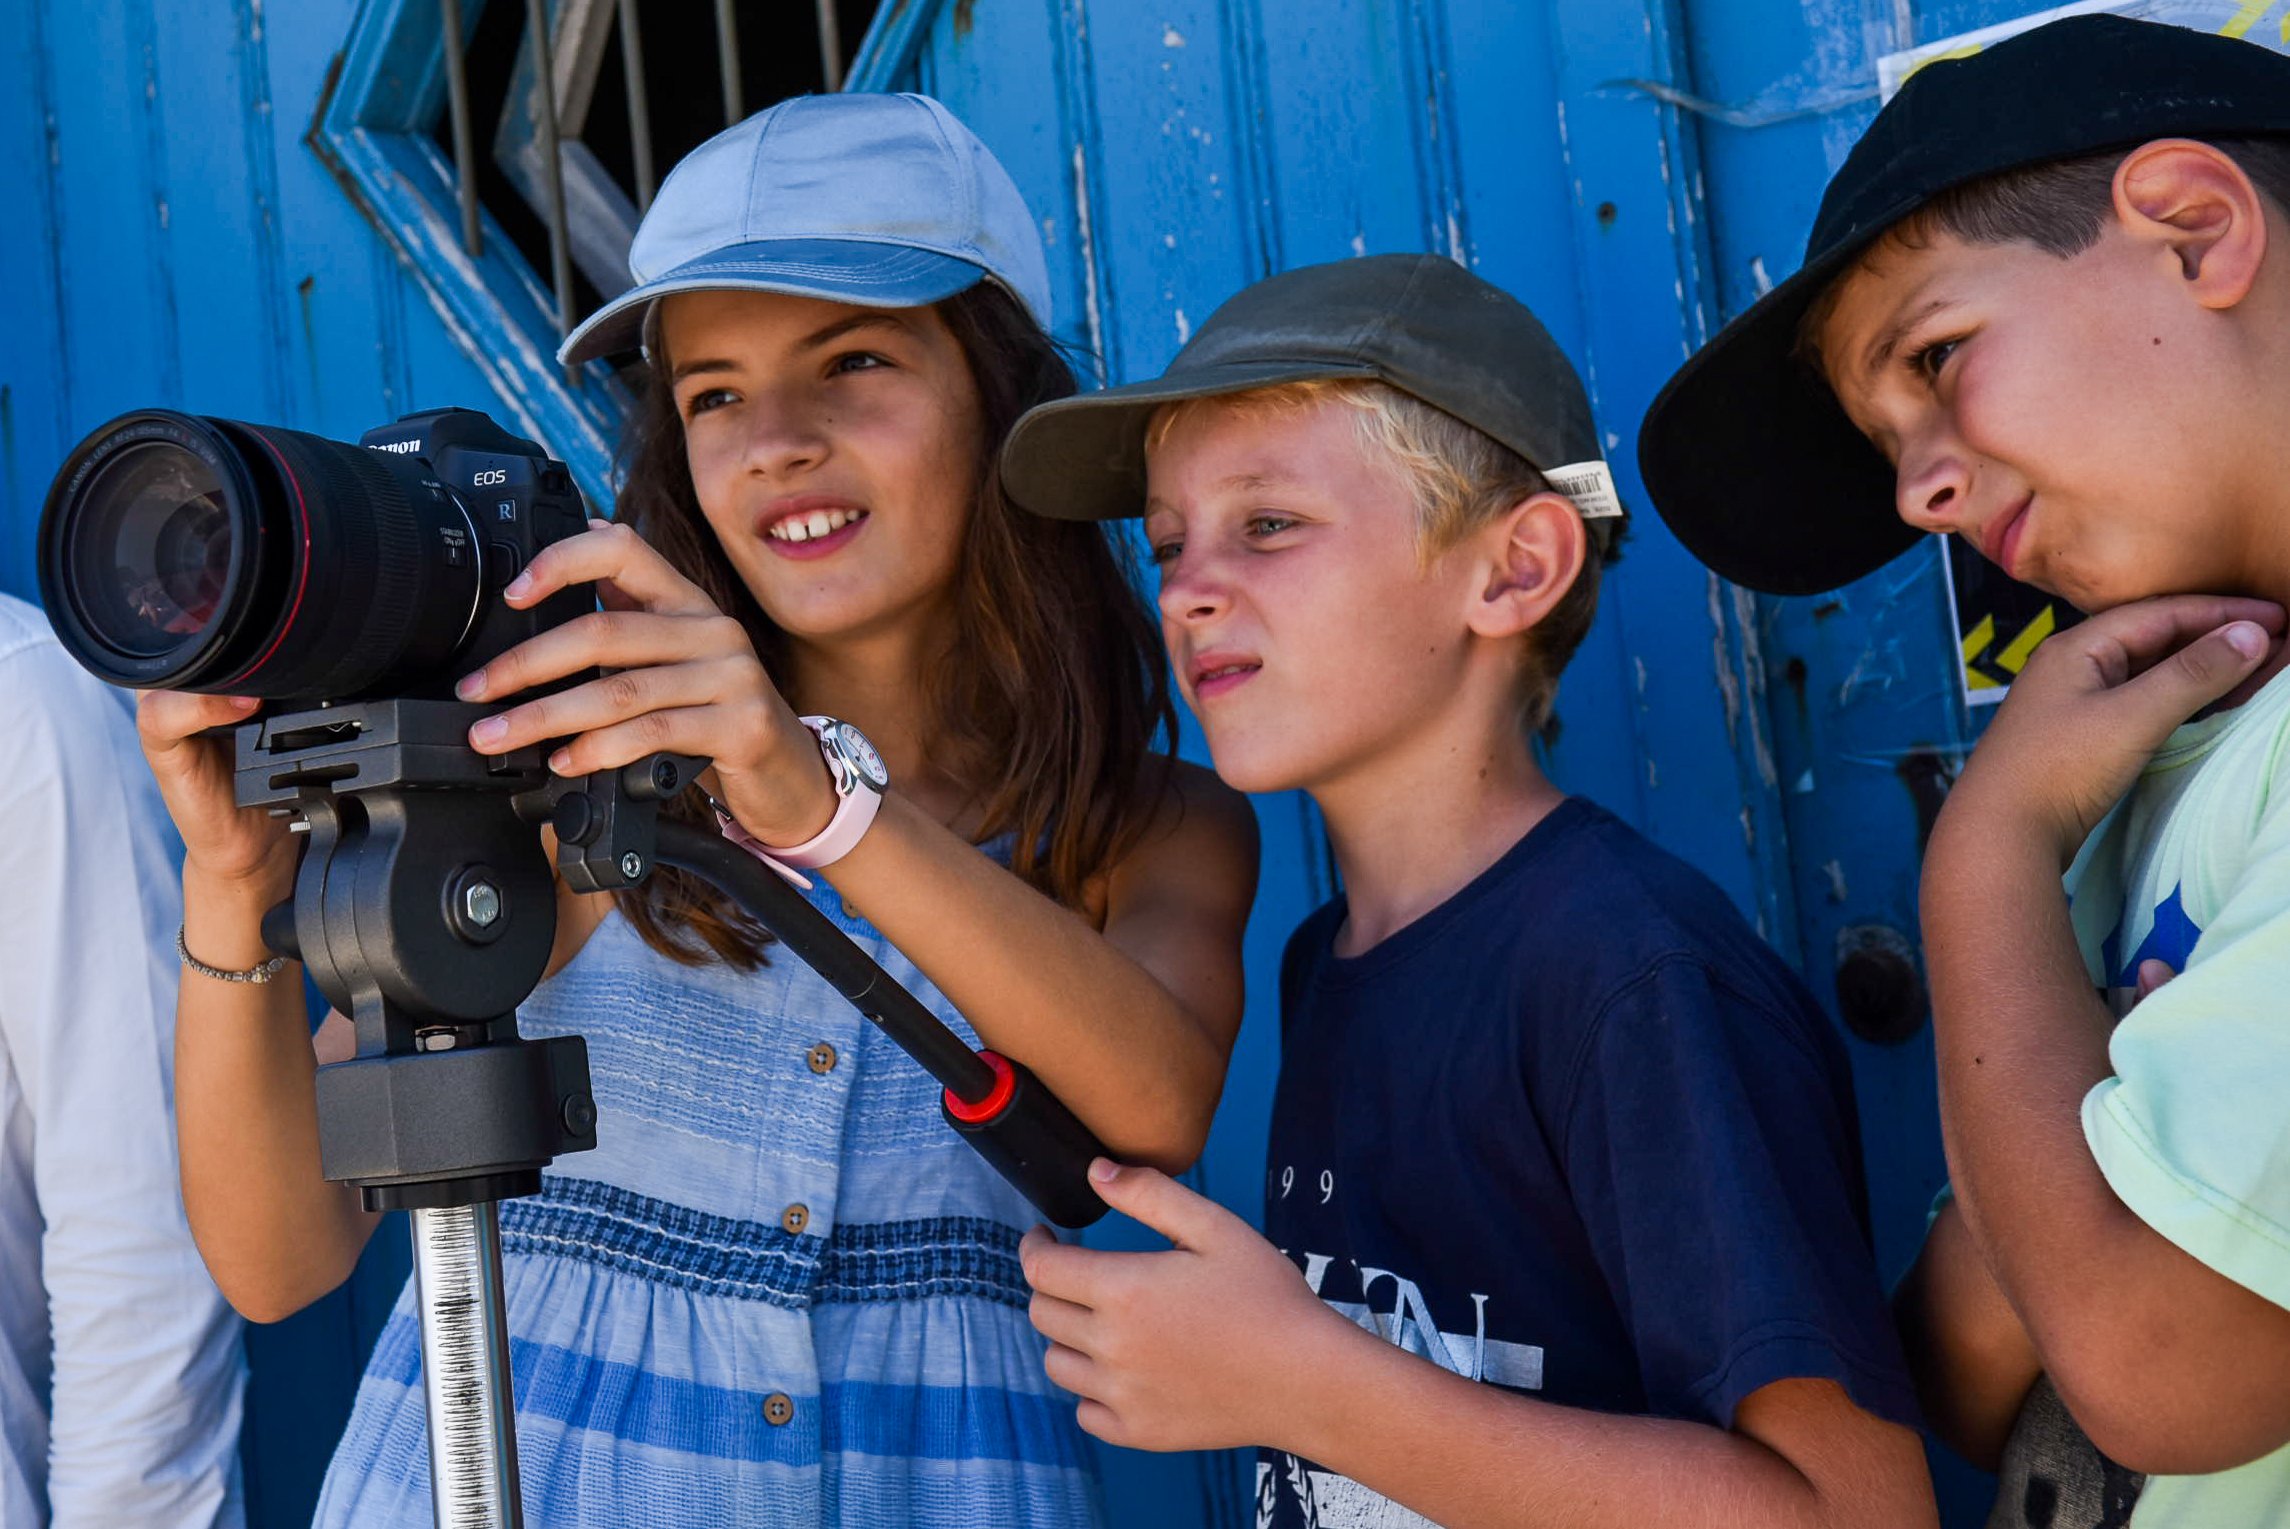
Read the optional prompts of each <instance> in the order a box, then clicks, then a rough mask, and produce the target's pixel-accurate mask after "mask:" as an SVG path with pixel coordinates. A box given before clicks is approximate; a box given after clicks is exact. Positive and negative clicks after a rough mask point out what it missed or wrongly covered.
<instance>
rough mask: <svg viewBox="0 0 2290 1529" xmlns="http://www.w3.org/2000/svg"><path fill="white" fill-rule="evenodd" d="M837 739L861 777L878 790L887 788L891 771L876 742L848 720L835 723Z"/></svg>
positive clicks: (844, 755)
mask: <svg viewBox="0 0 2290 1529" xmlns="http://www.w3.org/2000/svg"><path fill="white" fill-rule="evenodd" d="M835 741H836V743H838V744H839V745H841V746H842V751H843V757H844V758H845V759H847V760H849V761H850V762H851V766H852V768H853V769H855V770H857V771H858V772H859V779H861V780H863V781H865V782H866V783H867V784H868V785H870V786H872V787H874V788H875V789H876V790H877V791H883V790H887V789H888V788H889V786H890V783H891V772H890V771H889V770H887V769H885V768H884V767H883V756H882V755H880V754H878V753H876V752H875V746H874V744H873V743H872V742H871V741H869V739H868V737H867V735H866V734H865V733H862V732H860V731H859V730H858V729H857V728H855V727H853V726H852V725H851V724H850V723H848V722H838V723H836V724H835Z"/></svg>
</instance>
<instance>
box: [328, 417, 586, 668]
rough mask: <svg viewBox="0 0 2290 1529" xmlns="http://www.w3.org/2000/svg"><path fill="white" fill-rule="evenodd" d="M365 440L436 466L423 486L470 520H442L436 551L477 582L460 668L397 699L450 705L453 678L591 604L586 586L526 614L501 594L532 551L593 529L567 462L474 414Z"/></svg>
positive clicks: (408, 422) (411, 424)
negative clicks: (452, 501)
mask: <svg viewBox="0 0 2290 1529" xmlns="http://www.w3.org/2000/svg"><path fill="white" fill-rule="evenodd" d="M358 444H359V445H360V446H361V447H363V448H364V449H366V450H368V451H373V452H378V453H381V454H383V455H386V456H391V457H395V458H397V459H399V460H400V461H408V462H416V463H427V464H428V465H429V468H430V470H431V473H432V474H433V476H432V477H430V478H429V479H427V480H425V483H424V485H423V486H424V487H425V488H427V489H429V490H430V491H431V492H433V493H442V494H444V495H446V496H449V497H452V498H457V499H458V500H459V501H460V505H461V508H462V510H463V511H464V515H465V524H454V523H450V522H445V521H443V520H442V519H441V521H440V523H439V524H438V527H437V530H436V533H435V535H436V542H435V545H434V547H433V549H432V555H433V556H435V557H436V558H437V559H438V560H439V562H440V563H442V564H443V565H444V566H445V567H447V568H449V569H450V568H455V567H457V566H458V565H459V564H460V562H461V561H462V560H463V559H464V558H466V559H467V560H468V562H469V565H470V566H471V568H472V569H473V571H474V572H475V574H476V576H477V587H478V599H477V602H476V612H475V615H474V617H473V619H472V621H471V624H470V626H469V630H468V633H467V635H466V636H465V637H463V639H462V641H461V644H460V646H459V648H458V649H457V650H456V652H455V654H454V662H453V663H452V664H451V665H450V667H449V668H448V669H447V670H445V671H441V672H438V673H435V674H432V675H429V676H424V677H421V678H410V677H409V683H407V684H406V685H404V686H403V687H401V688H400V689H398V690H396V691H394V692H393V693H394V694H397V695H402V696H404V697H406V698H407V699H409V700H441V701H445V700H452V699H453V698H454V695H453V685H454V681H456V680H458V679H459V678H460V677H461V676H462V675H464V674H466V673H468V672H469V671H470V670H472V669H476V668H479V667H481V666H483V665H484V664H487V663H490V662H491V661H492V660H493V659H495V658H497V657H499V656H500V655H501V654H503V653H506V652H508V651H509V650H510V649H511V648H513V647H515V646H517V644H519V643H521V642H523V641H525V640H526V639H527V638H531V637H537V636H539V635H540V634H541V633H542V632H545V631H547V630H549V629H550V628H551V627H555V626H560V625H562V624H563V623H565V622H567V621H570V620H572V619H573V618H574V617H576V616H579V615H582V614H584V613H585V612H587V611H588V610H590V609H592V608H593V606H594V598H593V596H591V594H590V593H589V591H588V588H587V587H586V586H585V585H577V586H575V587H573V588H571V589H567V590H561V591H559V592H558V593H556V594H554V595H551V596H550V597H549V598H548V599H546V600H544V601H542V602H541V603H540V604H538V605H535V606H531V607H528V608H527V609H524V610H517V609H514V608H512V607H511V606H510V605H509V604H508V603H507V602H505V601H503V600H502V599H501V598H500V595H501V591H502V590H503V589H504V588H506V587H507V586H508V583H509V581H510V580H511V579H514V578H515V577H516V576H517V575H518V574H519V573H522V572H523V571H524V569H525V566H526V565H527V564H528V563H530V562H532V560H533V555H534V554H535V553H537V552H539V551H540V550H541V549H542V548H543V547H546V546H547V545H549V543H551V542H558V541H563V540H564V539H565V538H567V537H570V536H577V535H579V534H580V533H581V532H582V531H585V530H586V529H588V516H587V507H586V505H585V503H584V501H583V500H582V498H581V492H580V490H579V489H578V488H577V487H575V486H574V484H573V480H572V474H571V473H570V472H569V471H567V470H566V468H565V465H564V463H562V462H559V461H557V460H556V459H555V458H553V457H551V456H550V455H549V454H548V453H547V452H546V451H543V450H542V449H541V448H540V447H539V446H537V445H535V444H534V443H533V442H531V441H528V440H525V439H523V438H522V437H519V436H515V435H511V434H510V433H509V432H508V431H507V430H504V429H503V428H501V426H500V425H499V424H497V423H496V422H495V421H494V420H493V418H492V416H490V415H487V414H484V413H481V412H479V411H478V410H475V409H457V408H448V409H431V410H429V411H427V412H425V413H421V414H408V415H406V416H405V417H404V418H402V419H399V420H398V421H397V422H395V423H394V424H388V425H381V426H377V427H376V428H374V429H372V430H369V431H367V432H366V433H365V434H364V435H363V436H360V437H359V438H358ZM325 699H328V700H335V699H340V698H338V697H331V696H329V697H326V698H325Z"/></svg>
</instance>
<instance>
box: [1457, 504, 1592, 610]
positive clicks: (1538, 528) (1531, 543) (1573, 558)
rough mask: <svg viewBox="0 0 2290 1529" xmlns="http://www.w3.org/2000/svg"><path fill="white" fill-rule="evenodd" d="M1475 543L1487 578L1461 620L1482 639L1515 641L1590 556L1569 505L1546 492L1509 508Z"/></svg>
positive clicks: (1562, 594) (1586, 540)
mask: <svg viewBox="0 0 2290 1529" xmlns="http://www.w3.org/2000/svg"><path fill="white" fill-rule="evenodd" d="M1474 541H1476V542H1477V543H1478V545H1479V546H1480V547H1481V548H1482V549H1483V559H1484V566H1485V568H1486V577H1485V578H1484V579H1483V580H1481V581H1480V582H1479V584H1478V585H1477V587H1476V588H1475V589H1474V591H1473V593H1472V598H1471V609H1470V611H1469V613H1468V615H1467V616H1466V618H1465V619H1466V620H1467V621H1468V623H1469V625H1470V627H1471V630H1472V631H1474V632H1476V633H1478V634H1479V635H1480V636H1482V637H1514V636H1516V635H1518V634H1519V633H1521V632H1524V631H1526V630H1527V629H1528V628H1529V627H1531V626H1533V625H1534V624H1535V623H1536V622H1538V621H1540V620H1542V619H1543V618H1544V617H1545V616H1547V615H1549V614H1550V613H1551V608H1552V607H1553V606H1555V605H1557V604H1558V603H1559V601H1561V600H1563V599H1565V598H1566V592H1567V591H1568V590H1570V589H1572V588H1573V587H1574V581H1575V578H1576V577H1577V576H1578V575H1579V574H1581V572H1582V565H1583V563H1584V561H1585V560H1586V559H1587V558H1588V557H1589V556H1590V534H1589V531H1588V530H1587V529H1586V528H1585V527H1584V525H1583V523H1582V514H1581V512H1580V511H1578V510H1576V509H1575V507H1574V501H1572V500H1570V499H1566V498H1563V497H1561V496H1560V495H1558V494H1554V493H1550V492H1548V491H1547V490H1546V491H1545V492H1543V493H1539V494H1530V495H1528V496H1527V497H1526V498H1524V499H1522V500H1520V501H1519V502H1518V503H1517V504H1514V505H1512V506H1511V508H1510V509H1509V510H1508V511H1506V512H1505V513H1504V514H1503V515H1502V516H1501V517H1500V518H1499V519H1497V520H1496V521H1495V523H1494V524H1492V525H1490V526H1488V527H1486V528H1485V529H1484V530H1483V531H1481V532H1480V534H1479V536H1478V537H1476V538H1474Z"/></svg>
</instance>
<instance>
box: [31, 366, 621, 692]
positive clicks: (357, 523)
mask: <svg viewBox="0 0 2290 1529" xmlns="http://www.w3.org/2000/svg"><path fill="white" fill-rule="evenodd" d="M586 524H587V519H586V512H585V509H584V506H583V503H582V500H581V495H580V490H579V489H578V488H577V487H575V486H574V484H573V481H572V475H571V474H570V473H569V472H567V471H566V470H565V466H564V464H563V463H562V462H558V461H555V460H553V459H552V458H551V457H550V456H549V454H548V453H547V452H545V451H543V450H542V449H541V448H540V447H539V446H536V445H535V444H533V443H532V442H531V441H527V440H523V439H520V438H519V437H517V436H514V435H511V434H510V433H509V432H508V431H506V430H504V429H502V428H501V426H499V425H498V424H496V423H494V421H493V420H491V419H490V418H488V417H487V416H486V415H484V414H481V413H478V412H477V411H475V410H473V409H437V410H433V411H431V412H429V413H426V414H410V415H407V416H406V417H405V418H404V419H401V420H399V421H398V422H397V423H396V424H393V425H385V426H382V427H381V428H379V429H375V430H370V431H368V432H367V433H366V435H365V436H364V437H363V439H361V440H360V442H359V443H358V444H357V445H355V446H351V445H347V444H345V443H343V442H340V441H330V440H327V439H325V438H323V437H320V436H315V435H307V434H304V433H302V432H300V431H295V430H281V429H277V428H275V427H273V426H269V425H250V424H243V423H240V422H238V421H235V420H226V419H212V418H207V417H204V416H200V415H192V414H180V413H176V412H175V411H173V410H168V409H139V410H137V411H135V412H134V413H132V414H125V415H122V416H120V417H119V418H118V419H115V420H113V421H112V422H111V423H110V424H107V425H105V426H104V427H103V428H102V429H100V430H97V431H96V432H95V433H94V434H92V435H90V436H88V437H87V439H86V440H84V441H82V442H80V444H79V445H78V446H77V447H76V448H74V449H73V451H72V453H71V455H70V456H69V457H68V458H66V459H65V462H64V465H63V468H62V470H61V471H60V472H58V473H57V475H56V481H55V483H54V486H53V487H51V488H50V489H49V491H48V499H47V505H46V508H45V510H44V512H43V513H42V515H41V519H40V538H39V577H40V595H41V600H42V603H43V604H44V605H45V606H46V607H47V612H48V617H49V620H50V621H51V622H52V623H53V624H54V626H55V629H56V633H57V636H58V637H59V638H61V640H62V641H63V644H64V646H65V648H66V649H67V650H69V651H70V653H71V655H72V656H73V657H74V658H76V659H78V660H79V662H80V663H81V664H82V665H84V666H85V667H87V668H88V669H90V670H92V671H94V672H95V673H96V674H97V675H99V676H100V677H102V678H103V679H105V680H108V681H110V682H111V683H113V684H115V685H125V686H129V687H132V688H135V689H139V690H191V691H200V692H204V693H207V694H216V695H249V696H257V697H260V698H262V699H264V700H267V701H272V702H278V703H283V704H284V705H285V706H286V707H289V708H292V707H299V706H315V705H318V704H320V703H333V702H343V701H355V700H363V699H368V698H375V697H385V696H386V697H393V698H401V697H402V698H405V699H412V700H425V699H435V700H451V699H452V697H453V682H454V681H455V680H456V679H458V678H459V677H460V676H461V675H463V674H465V673H467V672H468V671H469V670H471V669H473V668H476V667H478V666H479V665H481V664H483V663H485V662H486V661H488V660H489V659H491V658H493V657H494V656H495V655H497V654H499V653H502V652H504V651H506V650H507V649H509V648H511V647H513V646H515V645H516V644H517V643H519V642H522V641H524V640H525V639H526V638H528V637H531V636H534V635H535V634H537V633H539V632H541V631H544V630H546V629H548V628H550V627H553V626H556V625H559V624H560V623H562V622H564V621H567V620H570V619H571V618H573V617H574V616H577V615H580V614H581V613H582V612H584V611H586V610H588V609H590V608H592V602H591V600H590V598H589V594H588V591H587V590H586V589H585V588H576V589H573V590H568V591H565V592H563V593H560V594H558V595H556V596H553V597H552V598H550V599H549V600H546V601H543V602H542V603H541V604H540V605H538V606H536V607H533V608H531V609H527V610H521V611H520V610H512V609H511V608H510V607H509V606H508V605H507V604H506V603H505V602H503V601H502V600H501V599H500V598H499V593H500V590H501V588H502V586H503V585H505V584H507V583H508V582H509V581H510V580H511V579H512V578H514V577H516V575H517V573H518V571H519V570H520V569H522V568H523V567H524V566H525V565H526V564H527V563H529V562H531V561H532V558H533V555H534V554H535V553H536V552H538V551H539V550H540V549H541V548H543V547H545V546H547V545H548V544H549V543H551V542H554V541H559V540H562V539H563V538H565V537H568V536H572V535H575V534H577V533H578V532H580V531H581V530H583V529H584V528H585V526H586Z"/></svg>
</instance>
